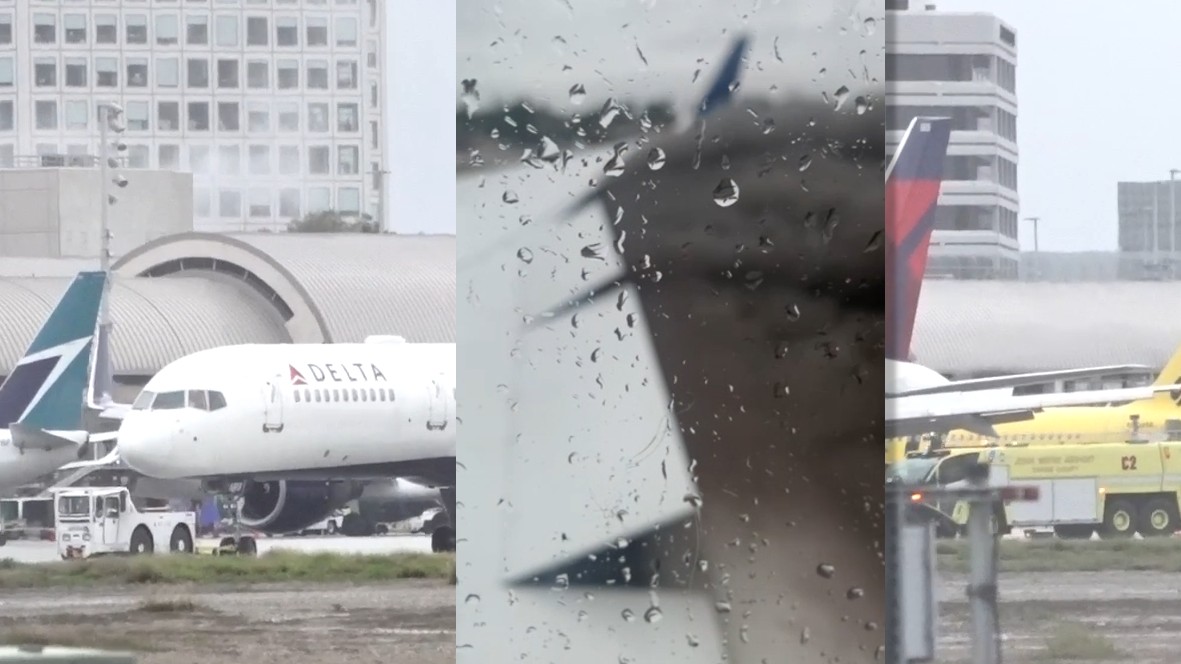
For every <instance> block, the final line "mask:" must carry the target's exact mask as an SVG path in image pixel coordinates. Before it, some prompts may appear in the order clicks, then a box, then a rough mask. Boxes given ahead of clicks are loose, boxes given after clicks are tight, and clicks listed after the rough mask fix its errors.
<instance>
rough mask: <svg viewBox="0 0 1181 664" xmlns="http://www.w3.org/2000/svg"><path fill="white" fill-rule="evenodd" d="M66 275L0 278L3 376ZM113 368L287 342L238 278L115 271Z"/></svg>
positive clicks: (136, 368) (125, 371) (146, 369)
mask: <svg viewBox="0 0 1181 664" xmlns="http://www.w3.org/2000/svg"><path fill="white" fill-rule="evenodd" d="M70 281H71V279H65V278H59V277H48V278H22V279H0V316H2V317H3V324H2V325H0V375H7V374H8V372H9V371H10V370H11V368H12V367H13V366H14V365H15V364H16V362H17V361H18V360H19V359H20V358H21V356H23V355H24V353H25V350H27V347H28V345H29V343H30V342H31V341H32V339H33V337H34V336H35V335H36V334H37V330H38V329H40V328H41V325H42V324H44V322H45V319H46V318H47V317H48V316H49V312H50V311H51V310H52V309H53V307H54V306H55V305H56V304H57V302H58V300H59V299H60V298H61V296H62V294H64V293H65V291H66V287H67V286H68V285H69V283H70ZM111 319H112V320H113V321H116V322H115V329H114V331H113V333H112V335H111V354H112V357H111V359H112V362H113V363H114V371H115V373H116V375H124V376H127V375H134V376H151V375H152V374H154V373H156V370H157V369H159V368H160V367H162V366H164V365H165V364H167V363H169V362H171V361H172V360H175V359H176V358H178V357H182V356H184V355H188V354H189V353H192V352H195V351H198V350H202V349H205V348H211V347H214V346H223V345H228V344H239V343H281V342H290V341H291V338H290V336H289V335H288V334H287V329H286V327H285V326H284V324H283V320H282V318H280V317H279V315H278V314H277V313H276V312H275V310H274V309H273V308H271V307H268V306H267V303H266V301H265V300H263V299H262V298H261V297H260V296H258V295H256V294H255V293H253V292H252V291H250V290H248V289H245V288H243V287H242V286H241V285H238V284H234V283H227V282H223V281H220V280H216V279H214V280H210V279H181V278H175V279H136V278H133V279H127V278H117V279H115V281H114V285H113V287H112V289H111Z"/></svg>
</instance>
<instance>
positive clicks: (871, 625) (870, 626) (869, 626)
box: [865, 620, 878, 632]
mask: <svg viewBox="0 0 1181 664" xmlns="http://www.w3.org/2000/svg"><path fill="white" fill-rule="evenodd" d="M877 628H878V624H877V623H875V622H874V621H872V620H869V621H866V623H865V631H867V632H873V631H876V630H877Z"/></svg>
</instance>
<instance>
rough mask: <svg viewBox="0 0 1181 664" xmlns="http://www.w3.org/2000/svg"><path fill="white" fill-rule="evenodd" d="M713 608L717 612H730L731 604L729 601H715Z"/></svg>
mask: <svg viewBox="0 0 1181 664" xmlns="http://www.w3.org/2000/svg"><path fill="white" fill-rule="evenodd" d="M714 609H715V610H716V611H717V612H718V613H730V609H731V606H730V603H729V602H715V603H714Z"/></svg>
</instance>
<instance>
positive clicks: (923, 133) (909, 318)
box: [886, 117, 951, 362]
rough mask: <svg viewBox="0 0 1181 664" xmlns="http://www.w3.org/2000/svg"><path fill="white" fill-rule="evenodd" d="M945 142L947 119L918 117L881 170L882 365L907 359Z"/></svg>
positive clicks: (946, 137) (945, 156)
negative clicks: (883, 210) (883, 172)
mask: <svg viewBox="0 0 1181 664" xmlns="http://www.w3.org/2000/svg"><path fill="white" fill-rule="evenodd" d="M950 138H951V120H950V119H949V118H932V117H917V118H915V119H913V120H911V121H910V126H909V127H907V129H906V133H905V134H904V135H903V136H902V142H901V143H900V144H899V145H898V149H897V151H895V153H894V159H893V161H891V162H890V165H889V167H888V168H887V169H886V288H887V289H888V292H887V296H886V358H887V359H891V360H899V361H902V362H905V361H907V359H908V357H909V355H910V340H911V337H912V336H913V334H914V320H915V314H916V312H917V311H918V306H919V292H920V291H921V290H922V286H923V273H924V272H926V270H927V250H928V248H929V247H930V244H931V231H933V230H934V229H935V208H936V207H937V203H938V202H939V187H940V185H941V184H942V183H943V162H944V161H945V160H946V158H947V144H948V141H949V140H950Z"/></svg>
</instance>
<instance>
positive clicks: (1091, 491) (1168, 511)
mask: <svg viewBox="0 0 1181 664" xmlns="http://www.w3.org/2000/svg"><path fill="white" fill-rule="evenodd" d="M976 462H981V463H987V464H989V465H990V466H991V473H990V480H989V482H990V484H991V485H992V486H1005V485H1008V484H1009V483H1019V484H1022V485H1026V486H1035V487H1037V488H1038V494H1039V497H1038V499H1037V500H1034V501H1029V502H1020V503H1009V504H1004V505H1003V506H999V507H998V513H997V514H996V519H997V526H998V530H1000V531H1001V532H1008V531H1009V530H1012V529H1020V528H1031V529H1032V528H1046V527H1052V528H1053V529H1054V532H1055V533H1056V534H1057V535H1058V536H1059V537H1062V538H1069V539H1076V538H1088V537H1090V536H1091V534H1092V533H1094V532H1096V531H1098V532H1099V535H1100V537H1103V538H1120V537H1131V536H1132V535H1133V534H1134V533H1137V532H1139V533H1140V534H1141V535H1143V536H1144V537H1157V536H1165V535H1172V534H1173V533H1174V532H1176V531H1177V530H1178V529H1181V505H1179V499H1178V497H1179V495H1181V442H1177V441H1158V442H1142V443H1079V444H1065V445H1050V446H1047V445H1032V446H1031V445H1012V444H1010V445H1005V446H998V447H991V448H987V449H979V448H976V449H970V450H969V449H960V450H956V449H943V450H940V451H938V452H936V453H928V454H913V455H911V456H910V457H909V458H907V459H905V460H902V461H899V462H897V463H895V464H893V465H892V466H890V468H889V470H888V471H887V472H888V473H889V474H890V475H891V476H893V477H896V478H898V479H900V480H902V481H904V482H906V483H907V484H908V485H909V486H911V487H913V489H914V496H915V498H914V499H915V500H916V501H923V502H926V503H928V504H929V506H930V507H931V508H933V509H935V510H936V511H937V512H939V513H940V514H941V515H943V516H944V517H945V518H944V522H943V524H942V526H941V528H940V530H941V534H944V535H946V534H949V532H948V531H949V530H951V531H954V530H958V529H959V528H960V527H962V526H963V524H964V523H966V520H967V504H966V503H960V502H956V503H954V504H943V503H934V502H930V501H926V500H925V499H924V498H923V496H922V488H923V487H924V486H941V487H950V488H957V487H959V486H961V485H962V484H963V483H964V477H965V473H966V472H967V469H968V468H969V467H970V466H971V465H972V464H974V463H976Z"/></svg>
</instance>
